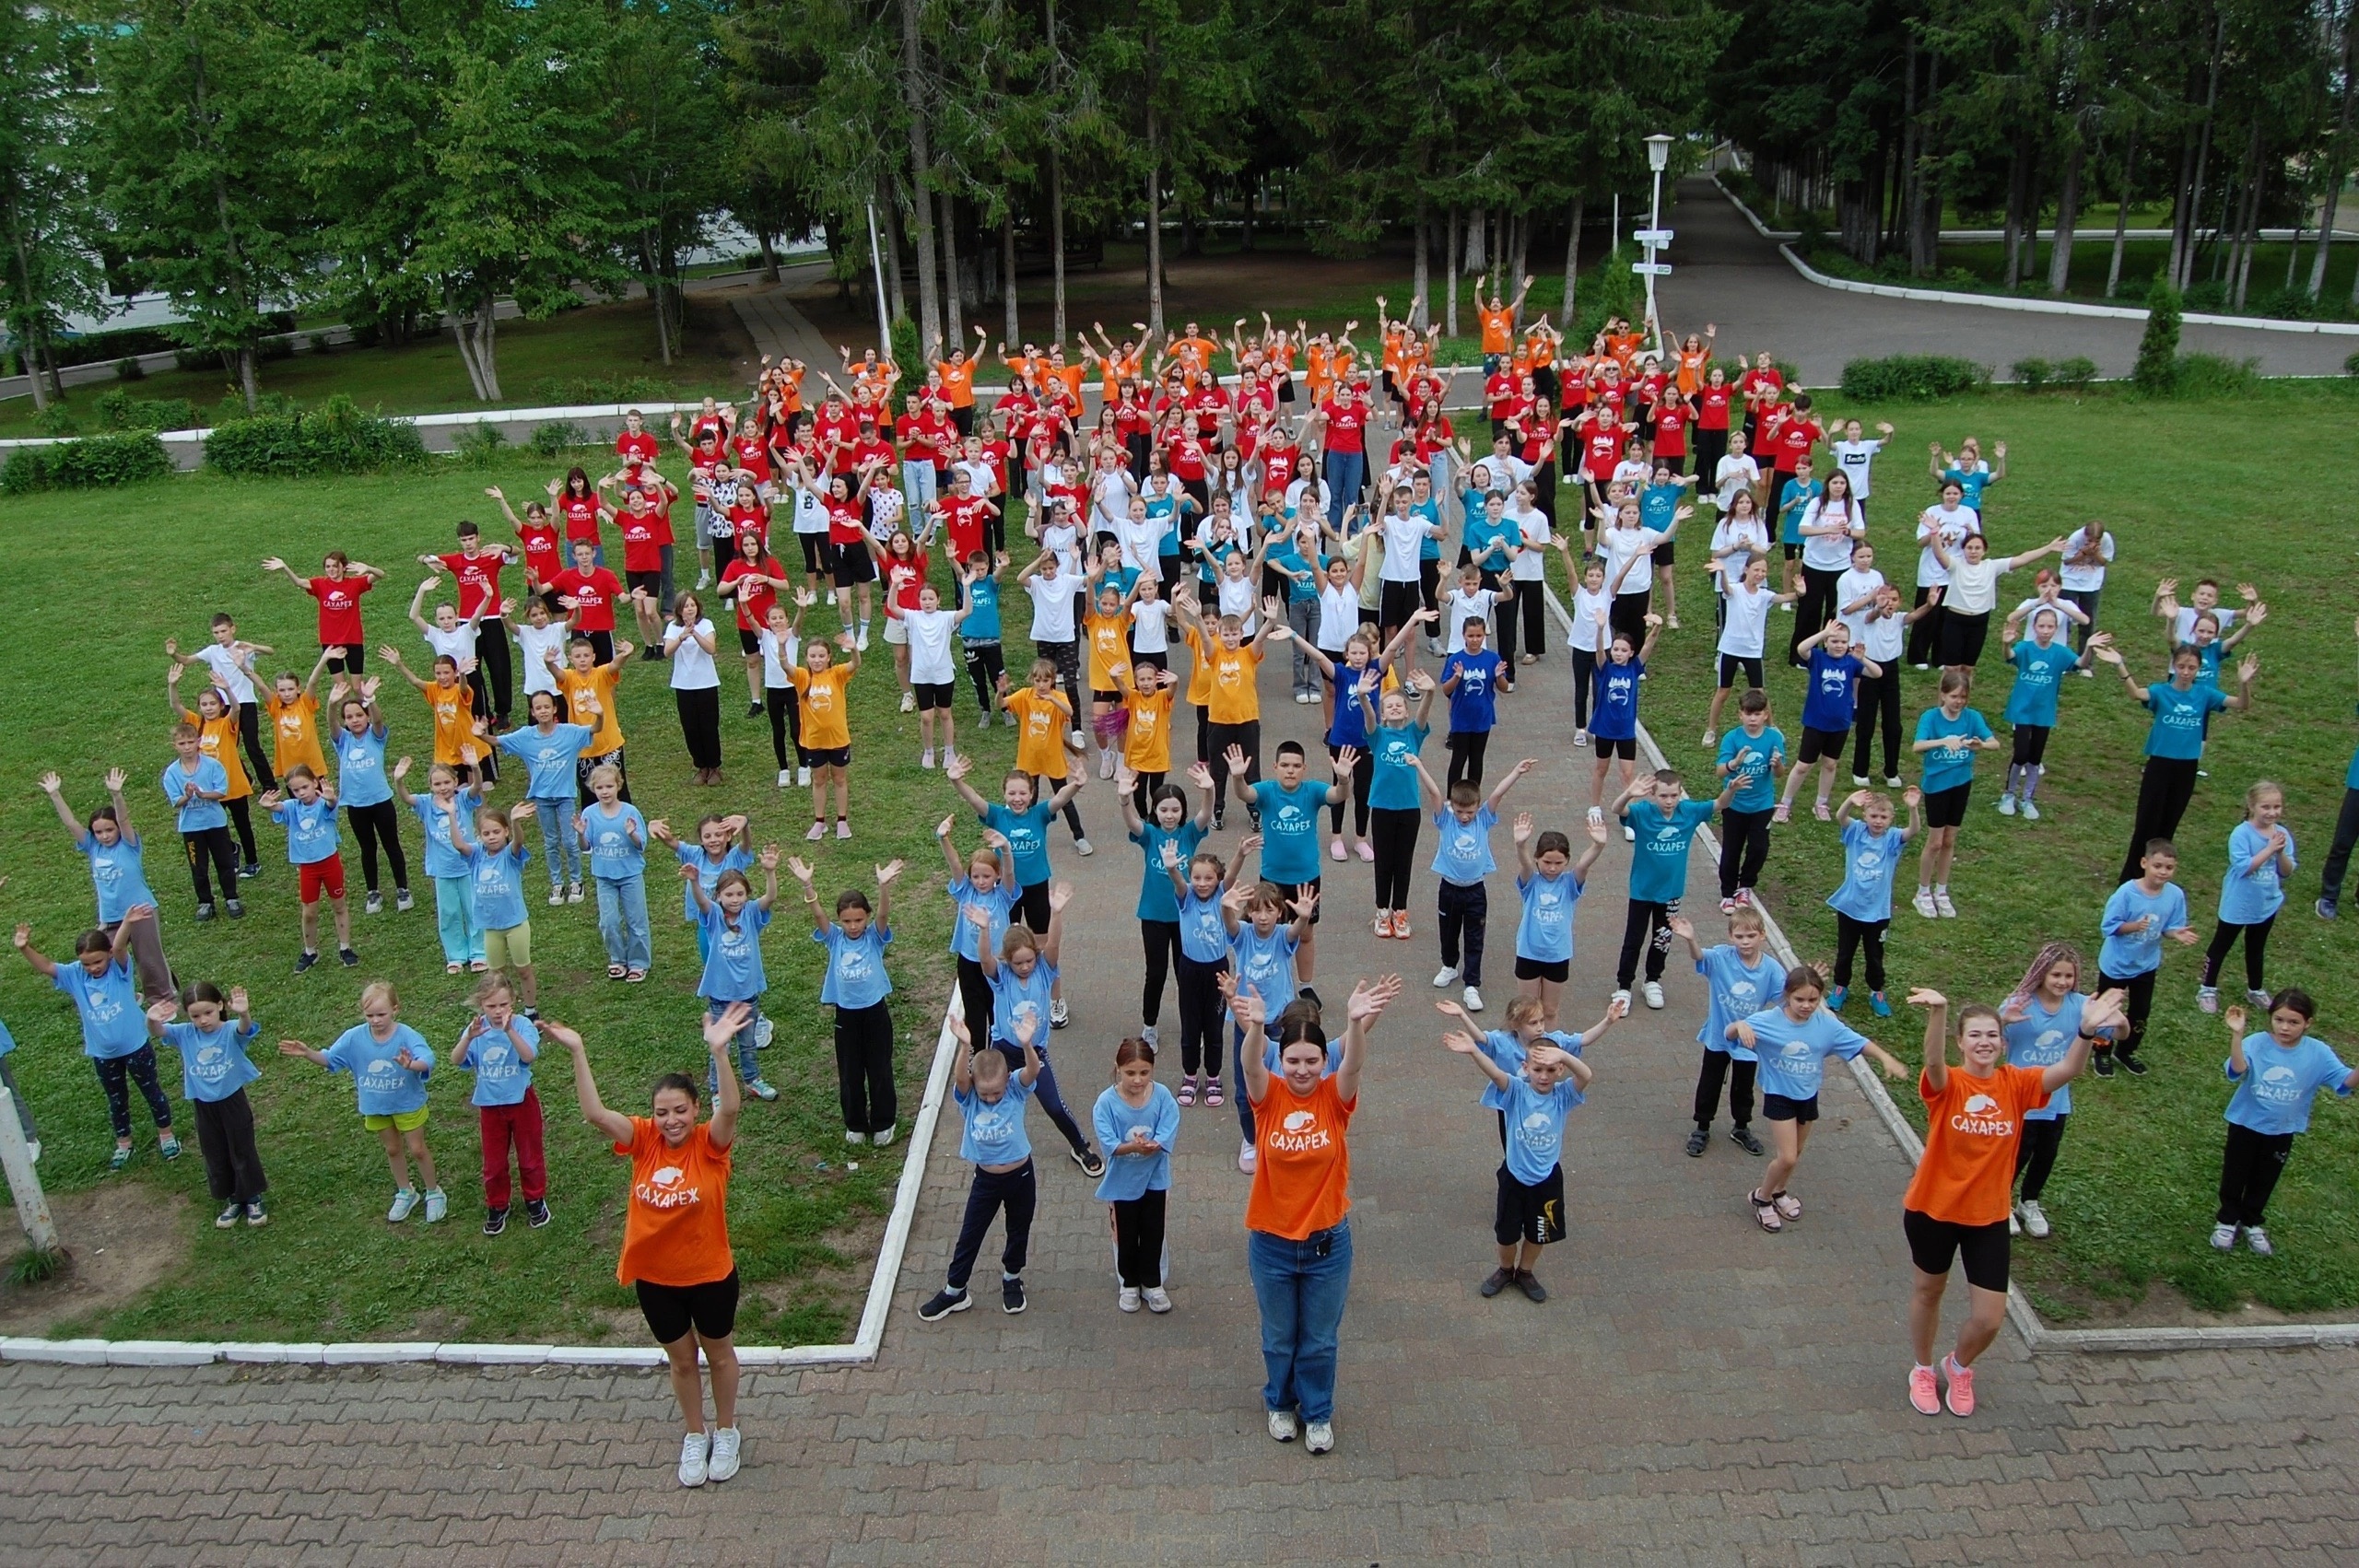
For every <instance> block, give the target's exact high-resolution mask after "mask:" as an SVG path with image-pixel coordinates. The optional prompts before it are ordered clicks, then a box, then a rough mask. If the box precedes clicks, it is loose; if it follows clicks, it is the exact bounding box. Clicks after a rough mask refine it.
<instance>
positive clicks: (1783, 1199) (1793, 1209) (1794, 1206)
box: [1769, 1192, 1802, 1220]
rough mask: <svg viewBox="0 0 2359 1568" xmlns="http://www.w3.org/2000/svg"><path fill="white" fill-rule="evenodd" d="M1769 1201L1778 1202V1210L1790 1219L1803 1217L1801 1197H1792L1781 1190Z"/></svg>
mask: <svg viewBox="0 0 2359 1568" xmlns="http://www.w3.org/2000/svg"><path fill="white" fill-rule="evenodd" d="M1769 1201H1770V1202H1772V1203H1774V1204H1776V1205H1777V1206H1778V1213H1780V1214H1783V1215H1784V1216H1785V1217H1786V1218H1787V1219H1789V1220H1799V1219H1801V1218H1802V1199H1799V1198H1790V1197H1788V1196H1787V1195H1786V1194H1785V1193H1782V1192H1780V1193H1778V1194H1777V1195H1776V1196H1775V1197H1773V1198H1771V1199H1769Z"/></svg>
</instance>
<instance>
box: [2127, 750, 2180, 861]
mask: <svg viewBox="0 0 2359 1568" xmlns="http://www.w3.org/2000/svg"><path fill="white" fill-rule="evenodd" d="M2196 760H2197V759H2195V758H2193V757H2174V756H2150V757H2148V758H2147V759H2146V768H2145V771H2144V772H2143V773H2142V774H2140V775H2139V777H2138V816H2137V820H2136V821H2135V822H2134V823H2132V824H2131V825H2130V852H2129V853H2128V854H2127V855H2125V856H2124V857H2123V858H2122V861H2121V880H2122V881H2123V882H2135V881H2137V880H2138V878H2139V877H2140V876H2141V875H2142V874H2143V873H2142V871H2141V869H2140V867H2139V864H2138V862H2139V861H2141V860H2144V859H2145V858H2146V842H2147V840H2149V839H2152V838H2168V837H2171V835H2173V834H2175V833H2177V831H2178V824H2179V818H2181V817H2183V816H2185V815H2186V814H2187V803H2188V802H2189V801H2191V800H2193V799H2194V798H2195V768H2196Z"/></svg>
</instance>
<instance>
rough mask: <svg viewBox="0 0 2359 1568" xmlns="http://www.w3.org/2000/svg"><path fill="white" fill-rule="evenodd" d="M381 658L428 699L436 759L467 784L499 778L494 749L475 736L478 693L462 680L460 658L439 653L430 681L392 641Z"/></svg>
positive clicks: (382, 651) (380, 649)
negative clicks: (404, 657)
mask: <svg viewBox="0 0 2359 1568" xmlns="http://www.w3.org/2000/svg"><path fill="white" fill-rule="evenodd" d="M377 657H379V658H380V659H382V660H383V661H385V662H386V663H388V664H391V665H392V666H393V668H394V669H395V670H397V671H399V672H400V673H401V677H402V679H404V680H405V681H407V682H408V683H409V684H410V685H413V686H416V687H417V695H418V696H422V697H424V698H425V699H426V706H427V708H428V710H429V711H431V712H432V713H433V715H434V760H435V761H436V762H438V763H440V764H441V765H442V766H444V767H447V768H449V769H451V770H452V772H453V773H455V774H457V775H458V778H459V782H460V783H461V784H463V785H464V784H473V785H475V786H477V787H478V788H480V787H483V786H486V785H489V784H491V783H493V782H495V781H497V779H498V778H499V770H498V768H497V767H495V766H493V764H492V762H491V759H490V756H489V752H490V748H489V747H488V746H486V745H483V744H482V743H480V742H478V741H477V740H476V738H475V693H474V691H472V690H471V689H469V687H468V685H467V683H466V682H465V681H464V680H462V679H460V672H459V661H457V660H455V659H453V658H452V657H451V656H450V655H449V654H447V653H438V654H436V655H435V657H434V678H433V679H432V680H430V681H428V680H422V679H420V678H419V677H418V674H417V672H416V671H415V670H412V669H410V668H409V666H407V665H405V664H404V663H403V662H402V655H401V649H397V648H395V647H393V645H392V644H391V643H387V644H385V645H384V646H382V647H381V648H379V649H377ZM478 775H480V776H478Z"/></svg>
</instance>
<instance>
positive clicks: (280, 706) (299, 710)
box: [262, 653, 347, 778]
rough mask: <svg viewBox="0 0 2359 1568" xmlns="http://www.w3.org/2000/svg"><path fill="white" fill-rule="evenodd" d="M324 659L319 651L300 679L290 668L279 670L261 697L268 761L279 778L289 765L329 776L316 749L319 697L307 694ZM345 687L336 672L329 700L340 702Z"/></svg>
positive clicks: (324, 664) (316, 679) (341, 677)
mask: <svg viewBox="0 0 2359 1568" xmlns="http://www.w3.org/2000/svg"><path fill="white" fill-rule="evenodd" d="M327 663H328V656H327V655H326V654H325V653H322V654H321V655H320V657H319V660H318V661H317V662H316V663H314V664H313V665H312V666H311V674H310V675H309V676H307V677H305V678H304V679H302V680H298V679H296V677H295V674H294V672H292V671H288V672H286V673H282V674H280V675H279V677H278V678H277V679H276V681H273V682H272V683H271V689H270V693H269V695H268V696H264V698H263V699H262V710H263V712H264V714H265V715H267V716H268V717H269V720H270V763H271V766H272V767H274V768H276V770H277V772H278V774H279V776H280V777H281V778H284V777H285V776H286V774H287V771H288V769H289V768H293V767H308V768H310V769H311V772H312V774H313V775H314V776H315V777H317V778H327V777H328V776H329V775H328V765H327V759H326V757H325V756H324V755H322V753H321V751H320V699H319V698H318V697H315V696H312V695H311V688H312V687H313V686H315V685H318V684H319V680H320V672H321V671H323V670H324V669H326V668H327ZM346 689H347V688H346V685H345V680H344V677H343V676H341V675H339V676H337V677H336V681H335V685H334V686H332V687H330V688H329V698H330V701H331V703H332V704H334V703H341V702H342V701H343V700H344V695H345V693H346Z"/></svg>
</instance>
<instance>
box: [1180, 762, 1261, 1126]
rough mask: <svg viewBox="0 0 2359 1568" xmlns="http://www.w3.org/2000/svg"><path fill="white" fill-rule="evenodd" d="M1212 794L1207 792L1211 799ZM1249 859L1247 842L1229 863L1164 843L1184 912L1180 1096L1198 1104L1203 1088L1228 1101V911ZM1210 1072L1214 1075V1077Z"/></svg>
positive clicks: (1210, 1096) (1210, 1097)
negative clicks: (1224, 1047)
mask: <svg viewBox="0 0 2359 1568" xmlns="http://www.w3.org/2000/svg"><path fill="white" fill-rule="evenodd" d="M1200 766H1201V765H1200ZM1210 798H1211V797H1210V795H1209V794H1207V796H1206V799H1210ZM1183 864H1184V865H1185V867H1186V870H1185V872H1182V871H1181V867H1182V865H1183ZM1244 864H1245V850H1244V848H1242V846H1240V847H1239V848H1238V851H1237V857H1236V860H1234V861H1233V862H1232V863H1231V864H1230V865H1227V866H1223V865H1222V864H1221V860H1220V857H1219V856H1218V855H1215V854H1211V853H1209V852H1199V853H1197V854H1194V855H1191V856H1188V857H1186V858H1185V860H1183V859H1182V857H1181V855H1180V847H1179V844H1178V842H1177V841H1176V840H1175V841H1171V842H1168V843H1166V844H1165V845H1164V847H1163V857H1162V865H1163V871H1164V874H1165V875H1166V876H1167V877H1168V878H1169V879H1170V881H1171V889H1172V894H1173V904H1174V907H1176V908H1177V909H1178V911H1179V915H1180V1095H1179V1098H1180V1104H1181V1105H1182V1106H1192V1105H1194V1104H1195V1103H1196V1093H1197V1090H1198V1089H1199V1088H1201V1089H1203V1094H1204V1104H1206V1105H1207V1106H1217V1105H1219V1104H1221V1103H1222V1099H1223V1094H1222V1091H1221V1082H1220V1052H1221V1013H1222V1008H1223V1004H1222V1001H1221V988H1222V986H1223V984H1224V983H1225V982H1226V981H1227V979H1228V977H1229V966H1228V928H1227V924H1226V920H1225V919H1224V918H1223V910H1224V909H1225V907H1226V903H1227V895H1228V889H1229V886H1230V884H1231V883H1234V882H1235V881H1236V880H1237V873H1238V870H1239V869H1241V868H1242V867H1243V866H1244ZM1205 1074H1210V1077H1209V1079H1207V1078H1206V1077H1205Z"/></svg>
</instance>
